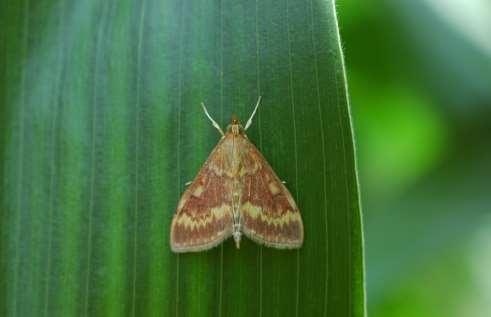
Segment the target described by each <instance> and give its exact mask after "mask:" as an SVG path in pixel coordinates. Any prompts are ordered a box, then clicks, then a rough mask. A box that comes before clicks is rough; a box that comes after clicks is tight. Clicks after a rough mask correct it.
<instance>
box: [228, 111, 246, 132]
mask: <svg viewBox="0 0 491 317" xmlns="http://www.w3.org/2000/svg"><path fill="white" fill-rule="evenodd" d="M227 133H231V134H233V135H239V134H243V133H244V128H243V127H242V125H241V124H240V122H239V119H237V117H236V116H235V115H233V116H232V122H231V123H230V124H229V125H228V127H227Z"/></svg>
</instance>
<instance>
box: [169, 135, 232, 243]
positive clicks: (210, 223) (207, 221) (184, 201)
mask: <svg viewBox="0 0 491 317" xmlns="http://www.w3.org/2000/svg"><path fill="white" fill-rule="evenodd" d="M224 141H226V140H222V141H221V142H220V143H219V144H218V145H217V146H216V147H215V149H214V150H213V152H212V153H211V154H210V157H209V158H208V160H207V161H206V162H205V164H204V165H203V167H202V168H201V170H200V172H199V173H198V175H197V176H196V178H195V180H194V181H193V182H192V183H191V185H189V187H188V188H187V189H186V191H185V192H184V194H183V195H182V197H181V200H180V201H179V204H178V206H177V211H176V214H175V215H174V218H173V220H172V225H171V236H170V244H171V248H172V250H173V251H174V252H191V251H202V250H206V249H209V248H212V247H214V246H216V245H217V244H219V243H220V242H222V241H223V240H225V239H226V238H228V237H229V236H230V235H231V234H232V224H233V217H232V199H231V193H230V183H231V179H230V178H229V177H227V176H226V175H225V173H224V168H227V166H226V165H227V164H228V160H227V159H226V158H225V157H224V153H223V149H222V147H223V144H224V143H226V142H224Z"/></svg>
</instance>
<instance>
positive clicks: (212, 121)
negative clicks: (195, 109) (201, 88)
mask: <svg viewBox="0 0 491 317" xmlns="http://www.w3.org/2000/svg"><path fill="white" fill-rule="evenodd" d="M201 107H203V110H204V111H205V114H206V116H207V117H208V119H210V121H211V124H212V125H213V126H214V127H215V128H216V129H217V130H218V132H220V134H221V135H222V136H225V133H223V131H222V128H220V126H219V125H218V123H216V121H215V120H213V118H212V117H211V116H210V114H209V113H208V110H206V107H205V104H204V103H201Z"/></svg>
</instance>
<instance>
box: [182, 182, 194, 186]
mask: <svg viewBox="0 0 491 317" xmlns="http://www.w3.org/2000/svg"><path fill="white" fill-rule="evenodd" d="M192 183H193V181H189V182H185V183H184V186H186V187H188V186H189V185H191V184H192Z"/></svg>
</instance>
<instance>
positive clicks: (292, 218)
mask: <svg viewBox="0 0 491 317" xmlns="http://www.w3.org/2000/svg"><path fill="white" fill-rule="evenodd" d="M237 141H238V144H240V145H238V146H239V148H241V149H242V152H243V153H242V155H241V156H242V160H241V162H242V173H241V174H242V175H241V184H242V195H241V206H240V214H241V217H242V222H243V226H242V231H243V232H244V233H245V235H246V236H247V237H249V238H250V239H252V240H254V241H256V242H258V243H261V244H265V245H267V246H271V247H276V248H288V249H291V248H299V247H300V246H302V243H303V223H302V218H301V217H300V212H299V210H298V207H297V205H296V204H295V201H294V200H293V198H292V196H291V194H290V192H289V191H288V189H286V187H285V185H283V183H282V182H281V181H280V180H279V178H278V176H276V174H275V172H274V171H273V169H272V168H271V166H269V164H268V162H267V161H266V160H265V159H264V157H263V156H262V154H261V153H260V152H259V151H258V150H257V149H256V147H255V146H254V145H253V144H252V143H251V142H249V140H248V139H247V138H246V137H242V138H238V140H237Z"/></svg>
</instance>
